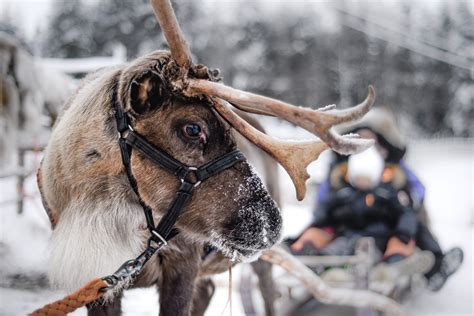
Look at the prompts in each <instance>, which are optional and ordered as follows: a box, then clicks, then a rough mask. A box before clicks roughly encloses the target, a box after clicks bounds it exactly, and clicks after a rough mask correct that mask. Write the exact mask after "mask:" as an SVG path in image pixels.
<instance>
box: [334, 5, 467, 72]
mask: <svg viewBox="0 0 474 316" xmlns="http://www.w3.org/2000/svg"><path fill="white" fill-rule="evenodd" d="M335 10H336V11H337V12H339V13H340V14H345V15H346V17H348V18H346V19H342V24H343V25H345V26H347V27H350V28H352V29H354V30H356V31H359V32H362V33H364V34H366V35H368V36H371V37H376V38H379V39H381V40H384V41H386V42H390V43H393V44H395V45H397V46H400V47H403V48H405V49H408V50H410V51H413V52H415V53H418V54H420V55H423V56H425V57H429V58H432V59H435V60H438V61H441V62H444V63H447V64H449V65H452V66H455V67H458V68H462V69H466V70H469V71H470V72H471V74H472V73H474V67H473V63H472V62H471V61H469V59H468V58H465V57H463V56H460V55H458V54H455V53H453V52H451V51H447V50H444V49H441V48H439V47H435V46H432V45H428V44H425V43H423V42H420V41H419V40H417V39H414V38H413V37H409V36H407V35H406V33H402V32H394V31H393V30H390V29H389V28H381V27H375V28H374V27H367V26H366V25H364V23H363V22H367V23H369V24H374V25H377V23H374V22H372V21H371V20H369V19H366V18H362V17H358V16H355V15H353V14H349V13H347V12H345V11H344V10H340V9H338V8H335Z"/></svg>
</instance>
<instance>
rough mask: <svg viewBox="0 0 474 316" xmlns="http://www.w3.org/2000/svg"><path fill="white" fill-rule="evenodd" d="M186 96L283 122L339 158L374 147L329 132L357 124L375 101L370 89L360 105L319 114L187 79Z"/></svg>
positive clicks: (220, 86) (367, 143)
mask: <svg viewBox="0 0 474 316" xmlns="http://www.w3.org/2000/svg"><path fill="white" fill-rule="evenodd" d="M187 93H188V94H190V95H199V94H206V95H209V96H215V97H219V98H221V99H224V100H226V101H229V102H230V103H232V104H233V105H235V107H237V108H238V109H239V110H242V111H245V112H250V113H257V114H267V115H274V116H277V117H280V118H283V119H285V120H286V121H288V122H291V123H293V124H295V125H297V126H300V127H302V128H304V129H306V130H307V131H309V132H311V133H313V134H314V135H316V136H318V137H319V138H320V139H321V140H322V141H324V142H325V143H327V144H328V145H329V146H330V147H331V148H332V149H333V150H334V151H336V152H338V153H340V154H352V153H356V152H360V151H363V150H365V149H367V148H368V147H370V146H371V145H372V144H373V141H371V140H366V139H358V138H355V137H341V136H340V135H338V134H336V133H335V132H334V131H332V130H330V129H331V127H332V126H334V125H337V124H341V123H346V122H352V121H355V120H358V119H360V118H361V117H362V116H364V115H365V114H366V113H367V112H368V111H369V110H370V108H371V107H372V105H373V103H374V100H375V89H374V88H373V87H372V86H369V93H368V95H367V98H366V99H365V100H364V101H363V102H362V103H360V104H358V105H357V106H355V107H353V108H350V109H346V110H342V111H341V110H336V109H334V108H333V106H330V107H329V108H322V109H320V110H313V109H310V108H303V107H299V106H294V105H291V104H288V103H285V102H282V101H279V100H276V99H272V98H269V97H264V96H261V95H257V94H253V93H250V92H245V91H241V90H238V89H234V88H231V87H228V86H226V85H223V84H220V83H215V82H210V81H206V80H200V79H190V80H189V81H188V87H187Z"/></svg>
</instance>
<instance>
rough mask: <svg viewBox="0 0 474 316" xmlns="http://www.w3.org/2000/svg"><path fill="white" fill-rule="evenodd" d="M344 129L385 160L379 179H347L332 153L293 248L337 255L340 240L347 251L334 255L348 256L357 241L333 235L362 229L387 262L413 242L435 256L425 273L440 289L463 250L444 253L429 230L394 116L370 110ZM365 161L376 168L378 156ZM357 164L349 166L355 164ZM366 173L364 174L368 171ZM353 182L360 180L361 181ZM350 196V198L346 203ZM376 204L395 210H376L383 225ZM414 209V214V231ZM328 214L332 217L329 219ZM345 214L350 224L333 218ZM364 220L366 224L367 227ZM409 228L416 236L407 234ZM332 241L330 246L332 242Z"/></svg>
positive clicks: (344, 161) (342, 160) (341, 160)
mask: <svg viewBox="0 0 474 316" xmlns="http://www.w3.org/2000/svg"><path fill="white" fill-rule="evenodd" d="M348 131H353V132H357V133H359V134H361V136H363V137H370V138H373V139H375V140H376V146H375V148H376V149H377V152H378V153H379V154H380V155H381V156H382V158H383V161H384V165H383V172H382V173H381V176H380V179H379V180H380V181H379V183H375V182H374V181H373V183H372V186H373V187H372V188H369V187H370V186H367V185H365V186H364V183H363V182H364V180H355V179H353V180H352V181H350V173H349V170H348V158H347V157H344V156H340V155H336V154H335V157H336V158H335V160H334V162H333V163H332V165H331V168H330V175H329V177H328V179H327V180H326V181H324V182H323V183H322V184H321V186H320V190H319V197H318V202H319V206H318V208H317V211H316V213H315V221H314V223H313V224H312V225H311V226H310V228H308V229H307V230H306V231H305V232H303V234H302V235H301V236H300V238H298V240H297V241H296V242H295V243H293V244H292V246H291V249H292V251H293V252H295V253H301V252H305V251H307V250H308V249H309V250H311V249H312V250H311V251H313V252H314V251H315V249H316V250H317V251H316V252H317V253H319V254H336V253H334V251H335V250H337V251H341V249H338V247H336V246H337V244H338V243H334V242H335V241H338V240H339V243H340V244H341V245H345V246H346V249H345V250H344V251H343V253H337V254H339V255H342V254H349V253H350V252H351V251H353V247H354V245H355V242H354V241H351V242H348V243H346V242H344V239H339V238H336V237H342V236H343V237H345V239H346V240H347V236H353V237H357V236H358V234H360V233H362V235H365V236H369V235H370V236H372V237H374V238H375V241H376V243H377V246H378V249H379V250H380V251H382V252H383V254H384V258H385V260H387V261H389V262H394V261H397V260H400V259H402V258H404V257H406V256H408V255H410V254H411V253H412V252H413V250H414V247H415V240H416V245H417V246H418V247H419V248H420V249H422V250H428V251H430V252H432V253H433V255H434V256H435V264H434V266H433V267H432V269H431V270H430V271H428V272H427V273H426V274H425V276H426V278H427V280H428V287H429V288H430V289H431V290H433V291H437V290H439V289H440V288H441V287H442V286H443V285H444V283H445V282H446V280H447V278H448V277H449V276H450V275H452V274H453V273H454V272H455V271H457V269H459V267H460V265H461V263H462V260H463V252H462V250H461V249H460V248H453V249H451V250H449V251H447V252H446V253H443V252H442V251H441V248H440V246H439V244H438V242H437V241H436V239H435V238H434V237H433V235H432V233H431V232H430V230H429V229H428V227H427V225H426V224H427V218H426V211H425V210H424V205H423V202H424V201H423V200H424V194H425V188H424V186H423V185H422V183H421V182H420V181H419V179H418V178H417V177H416V176H415V175H414V174H413V172H411V170H409V168H408V167H407V166H406V164H405V163H404V162H403V161H402V158H403V156H404V154H405V152H406V147H405V145H404V144H403V142H402V141H401V137H400V133H399V132H398V130H397V128H396V124H395V122H394V119H393V116H391V115H390V113H389V112H387V111H386V110H384V109H380V108H379V109H373V110H372V111H371V112H370V113H369V114H367V116H366V117H365V118H364V119H363V120H362V121H361V122H360V123H358V124H357V125H355V126H352V128H351V129H350V130H348ZM368 162H369V163H368V165H369V166H370V165H371V164H372V165H373V167H374V168H372V171H374V170H375V169H376V168H375V167H376V166H379V164H378V163H377V159H372V161H371V162H370V161H368ZM356 165H357V164H353V166H356ZM359 165H362V164H359ZM353 169H354V168H353ZM369 169H370V168H369ZM369 169H368V170H369ZM366 173H368V172H367V171H366ZM353 177H354V175H353ZM357 181H359V182H360V181H362V183H361V184H360V183H358V182H357ZM338 199H339V200H344V199H346V202H347V203H345V204H346V205H345V206H344V201H337V200H338ZM363 199H366V201H363ZM349 200H350V201H353V202H349ZM369 204H372V205H371V206H370V205H369ZM377 204H386V205H385V206H383V207H382V209H385V211H387V209H389V210H390V209H392V210H394V211H395V213H394V214H392V215H389V214H387V213H386V212H385V213H386V214H385V215H383V214H384V212H381V213H377V215H376V216H375V218H378V219H379V220H380V218H381V217H384V216H387V217H386V218H385V219H384V220H382V222H383V223H382V224H380V223H379V224H374V223H373V221H374V219H375V218H374V216H373V214H372V213H374V210H375V209H377V206H378V205H377ZM352 206H354V210H351V209H350V207H352ZM408 209H411V210H412V212H411V213H410V212H408ZM413 212H414V214H415V215H416V228H415V229H414V230H413ZM328 213H329V214H330V215H331V216H329V217H328ZM344 213H348V214H349V217H348V219H347V220H342V221H343V222H344V221H348V222H349V223H348V224H346V225H345V226H344V225H342V226H341V222H340V221H336V220H335V218H337V217H339V216H341V215H343V214H344ZM352 213H353V214H352ZM361 214H366V215H367V216H368V218H367V223H365V222H362V223H363V224H364V225H362V226H364V228H363V229H362V231H361V228H360V227H361ZM344 216H345V215H344ZM351 218H352V219H351ZM354 218H356V220H355V223H353V221H354ZM357 218H358V221H357ZM390 218H391V219H390ZM362 219H364V218H362ZM330 224H332V225H330ZM365 224H367V225H366V227H365ZM354 225H356V226H357V225H359V232H358V234H354V228H351V226H354ZM375 226H377V227H378V229H380V228H382V227H385V229H386V230H385V231H383V229H382V232H383V233H382V234H380V230H379V231H377V229H375ZM413 231H415V234H414V235H411V234H412V233H413ZM390 234H391V235H390ZM387 238H388V239H387ZM408 238H409V240H408ZM351 239H357V238H349V240H351ZM385 239H387V240H385ZM330 244H333V245H332V246H330ZM305 249H306V250H305ZM337 251H336V252H337Z"/></svg>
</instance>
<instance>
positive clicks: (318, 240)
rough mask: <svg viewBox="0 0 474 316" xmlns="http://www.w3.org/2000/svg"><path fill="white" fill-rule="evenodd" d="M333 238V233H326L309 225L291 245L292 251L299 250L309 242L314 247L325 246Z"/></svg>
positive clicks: (320, 247)
mask: <svg viewBox="0 0 474 316" xmlns="http://www.w3.org/2000/svg"><path fill="white" fill-rule="evenodd" d="M333 238H334V234H331V233H328V232H326V231H324V230H323V229H321V228H317V227H310V228H308V229H306V230H305V231H304V233H303V234H302V235H301V236H300V237H299V238H298V240H296V241H295V242H294V243H293V244H292V245H291V246H290V248H291V250H292V251H294V252H298V251H301V250H302V249H303V248H304V246H305V245H307V244H310V245H311V246H313V247H314V248H316V249H322V248H324V247H326V246H327V245H328V244H329V243H330V242H331V240H332V239H333Z"/></svg>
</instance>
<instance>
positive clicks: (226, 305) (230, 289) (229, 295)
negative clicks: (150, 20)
mask: <svg viewBox="0 0 474 316" xmlns="http://www.w3.org/2000/svg"><path fill="white" fill-rule="evenodd" d="M228 271H229V279H228V281H229V282H228V289H227V291H228V292H227V302H226V303H225V306H224V309H223V310H222V313H221V316H222V315H224V313H225V310H226V309H227V307H229V308H230V309H229V314H230V316H232V263H231V264H230V266H229V270H228Z"/></svg>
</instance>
